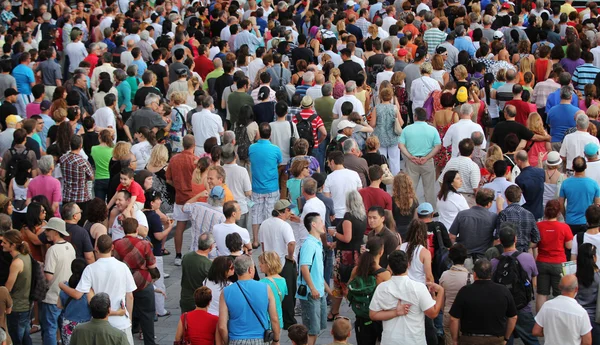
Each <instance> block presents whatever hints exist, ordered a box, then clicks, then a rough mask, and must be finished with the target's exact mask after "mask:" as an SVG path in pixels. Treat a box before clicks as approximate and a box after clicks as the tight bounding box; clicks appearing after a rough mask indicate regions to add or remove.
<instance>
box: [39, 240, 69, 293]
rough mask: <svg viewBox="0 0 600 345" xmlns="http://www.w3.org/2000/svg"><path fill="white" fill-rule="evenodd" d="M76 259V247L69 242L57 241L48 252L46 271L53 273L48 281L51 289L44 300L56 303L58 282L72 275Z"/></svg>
mask: <svg viewBox="0 0 600 345" xmlns="http://www.w3.org/2000/svg"><path fill="white" fill-rule="evenodd" d="M73 260H75V248H73V245H72V244H71V243H69V242H66V241H65V242H62V243H55V244H53V245H52V246H51V247H50V248H48V251H47V252H46V260H44V272H47V273H52V281H50V282H48V285H49V286H50V289H49V290H48V292H47V293H46V298H44V300H43V301H42V302H44V303H48V304H56V303H57V302H58V294H59V293H60V288H59V287H58V283H60V282H64V281H67V280H69V278H70V277H71V262H73Z"/></svg>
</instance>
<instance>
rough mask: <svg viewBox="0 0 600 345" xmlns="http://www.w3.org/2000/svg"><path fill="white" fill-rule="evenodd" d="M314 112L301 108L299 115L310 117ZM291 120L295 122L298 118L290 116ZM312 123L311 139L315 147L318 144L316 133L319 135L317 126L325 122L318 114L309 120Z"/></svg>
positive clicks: (304, 117) (305, 117)
mask: <svg viewBox="0 0 600 345" xmlns="http://www.w3.org/2000/svg"><path fill="white" fill-rule="evenodd" d="M314 113H315V111H314V110H312V109H302V111H300V116H302V118H303V119H305V120H306V119H308V118H309V117H311V116H312V115H313V114H314ZM292 121H293V122H294V123H295V124H297V123H298V119H297V118H296V116H294V117H292ZM311 124H312V132H313V139H314V141H315V146H314V147H315V148H317V147H318V146H319V145H318V144H317V143H318V139H319V137H318V135H319V131H318V130H319V128H321V127H323V126H325V124H324V123H323V120H322V119H321V117H320V116H317V117H315V119H314V120H312V122H311Z"/></svg>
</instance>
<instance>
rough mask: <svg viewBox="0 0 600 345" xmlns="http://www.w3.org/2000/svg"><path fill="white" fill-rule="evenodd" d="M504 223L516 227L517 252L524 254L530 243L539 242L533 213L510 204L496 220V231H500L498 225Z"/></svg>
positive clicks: (517, 205)
mask: <svg viewBox="0 0 600 345" xmlns="http://www.w3.org/2000/svg"><path fill="white" fill-rule="evenodd" d="M504 222H511V223H513V224H515V225H516V226H517V250H518V251H521V252H524V253H525V252H527V251H528V250H529V244H530V243H538V242H539V241H540V231H539V230H538V227H537V223H536V221H535V217H534V216H533V213H531V212H529V211H527V210H526V209H524V208H523V207H522V206H521V205H519V204H518V203H514V204H510V205H508V206H506V208H505V209H504V210H502V211H501V212H500V214H499V215H498V218H497V219H496V229H500V225H501V224H502V223H504ZM496 231H497V230H496ZM496 237H497V236H496Z"/></svg>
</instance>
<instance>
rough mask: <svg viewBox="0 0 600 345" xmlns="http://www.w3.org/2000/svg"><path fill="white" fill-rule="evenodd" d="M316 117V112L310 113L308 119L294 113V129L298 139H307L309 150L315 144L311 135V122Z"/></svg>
mask: <svg viewBox="0 0 600 345" xmlns="http://www.w3.org/2000/svg"><path fill="white" fill-rule="evenodd" d="M316 118H317V114H312V115H311V116H310V117H309V118H308V119H303V118H302V115H300V114H296V121H298V122H297V123H296V130H297V131H298V137H299V138H300V139H306V141H308V148H309V150H310V149H312V148H313V147H314V146H315V137H314V136H313V129H312V122H313V120H314V119H316Z"/></svg>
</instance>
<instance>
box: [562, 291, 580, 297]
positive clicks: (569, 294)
mask: <svg viewBox="0 0 600 345" xmlns="http://www.w3.org/2000/svg"><path fill="white" fill-rule="evenodd" d="M576 295H577V292H576V291H573V292H563V293H562V296H565V297H570V298H575V296H576Z"/></svg>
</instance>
